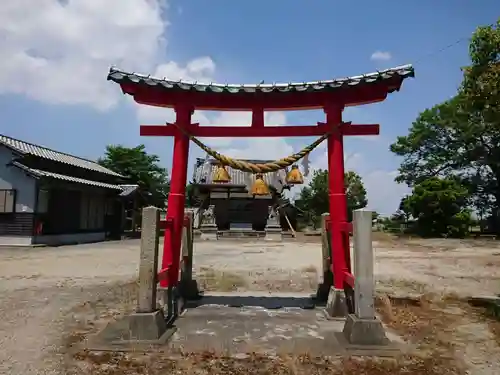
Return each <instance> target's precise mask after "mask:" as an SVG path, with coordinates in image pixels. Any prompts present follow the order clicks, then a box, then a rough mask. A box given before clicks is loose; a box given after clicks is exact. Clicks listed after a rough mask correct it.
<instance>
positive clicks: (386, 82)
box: [108, 65, 414, 290]
mask: <svg viewBox="0 0 500 375" xmlns="http://www.w3.org/2000/svg"><path fill="white" fill-rule="evenodd" d="M413 76H414V70H413V67H412V66H411V65H404V66H400V67H396V68H392V69H387V70H383V71H378V72H376V73H370V74H365V75H361V76H355V77H347V78H341V79H333V80H327V81H315V82H304V83H283V84H282V83H279V84H256V85H246V84H245V85H230V84H215V83H210V84H205V83H198V82H187V81H182V80H179V81H175V80H169V79H166V78H164V79H159V78H153V77H151V76H144V75H140V74H136V73H128V72H124V71H121V70H118V69H115V68H111V69H110V72H109V74H108V80H110V81H114V82H116V83H118V84H119V85H120V87H121V89H122V92H123V93H124V94H128V95H131V96H132V97H133V98H134V100H135V101H136V102H137V103H139V104H145V105H152V106H157V107H168V108H173V109H174V110H175V113H176V120H175V126H174V125H173V124H166V125H141V127H140V129H141V130H140V134H141V135H142V136H163V137H165V136H172V137H174V153H173V162H172V175H171V182H170V194H169V197H168V208H167V215H166V221H167V225H166V228H165V239H164V245H163V261H162V270H163V271H164V273H166V275H164V276H165V277H162V278H161V280H160V285H161V286H162V287H168V286H170V287H172V286H176V285H177V283H178V274H179V262H178V261H174V260H179V257H180V249H181V238H182V225H183V216H184V203H185V192H186V180H187V169H188V155H189V138H188V136H187V135H186V134H190V135H192V136H195V137H307V136H322V135H324V134H326V133H328V132H330V131H331V130H332V128H335V131H333V132H332V133H331V134H330V135H329V136H328V141H327V142H328V170H329V179H328V188H329V212H330V233H331V245H332V254H331V269H332V272H333V275H334V288H335V289H337V290H343V289H344V285H345V283H347V284H348V285H351V284H352V281H353V279H352V275H351V273H350V261H349V232H350V231H351V224H350V223H349V222H347V202H346V196H345V188H344V145H343V136H356V135H378V134H379V125H378V124H365V125H354V124H351V123H345V122H343V121H342V111H343V109H344V108H345V107H346V106H355V105H361V104H368V103H375V102H380V101H383V100H384V99H385V98H386V97H387V94H388V93H391V92H394V91H399V89H400V87H401V85H402V83H403V80H404V79H405V78H408V77H413ZM196 109H199V110H218V111H251V112H252V124H251V126H250V127H241V126H224V127H222V126H199V124H193V123H191V116H192V114H193V112H194V110H196ZM306 109H323V110H324V112H325V114H326V121H325V122H319V123H318V124H317V126H264V111H266V110H267V111H287V110H306ZM179 128H182V129H183V131H181V130H179ZM284 156H285V155H284ZM351 286H353V285H351Z"/></svg>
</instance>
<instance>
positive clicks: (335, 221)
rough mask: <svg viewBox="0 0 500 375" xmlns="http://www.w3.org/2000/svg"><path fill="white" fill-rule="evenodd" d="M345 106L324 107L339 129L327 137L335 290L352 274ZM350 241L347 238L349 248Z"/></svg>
mask: <svg viewBox="0 0 500 375" xmlns="http://www.w3.org/2000/svg"><path fill="white" fill-rule="evenodd" d="M342 110H343V108H342V107H339V106H331V107H325V109H324V111H325V114H326V124H327V125H328V126H330V127H331V126H337V127H338V129H337V130H336V131H335V132H333V133H332V134H331V135H330V136H329V137H328V196H329V206H330V223H331V227H330V235H331V246H332V258H331V259H332V272H333V285H334V287H335V289H344V275H345V273H347V272H349V267H348V265H347V259H346V250H347V251H349V248H347V249H346V241H345V235H346V233H347V236H348V235H349V234H348V232H347V231H346V229H347V228H348V222H347V201H346V194H345V187H344V144H343V129H342ZM348 244H349V238H348V237H347V246H349V245H348Z"/></svg>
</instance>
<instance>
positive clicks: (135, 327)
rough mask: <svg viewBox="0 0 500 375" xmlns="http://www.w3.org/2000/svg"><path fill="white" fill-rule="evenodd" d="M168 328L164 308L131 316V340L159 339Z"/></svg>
mask: <svg viewBox="0 0 500 375" xmlns="http://www.w3.org/2000/svg"><path fill="white" fill-rule="evenodd" d="M166 330H167V325H166V323H165V317H164V316H163V312H162V310H157V311H154V312H151V313H133V314H132V315H130V316H129V331H130V339H131V340H158V339H159V338H160V337H161V336H162V335H163V334H164V333H165V331H166Z"/></svg>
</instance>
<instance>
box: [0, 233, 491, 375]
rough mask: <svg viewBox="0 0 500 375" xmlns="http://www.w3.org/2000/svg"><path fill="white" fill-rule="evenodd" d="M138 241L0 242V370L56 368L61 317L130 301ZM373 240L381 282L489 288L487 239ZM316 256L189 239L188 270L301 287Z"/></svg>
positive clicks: (316, 251) (85, 317) (104, 311)
mask: <svg viewBox="0 0 500 375" xmlns="http://www.w3.org/2000/svg"><path fill="white" fill-rule="evenodd" d="M138 247H139V241H138V240H128V241H118V242H106V243H101V244H89V245H78V246H63V247H57V248H10V249H9V248H0V301H1V304H0V374H23V375H29V374H59V373H65V369H64V367H61V366H63V364H64V361H63V359H64V356H63V354H62V353H63V352H62V351H61V349H62V348H63V347H64V344H65V343H64V342H63V341H62V339H61V337H64V335H65V334H67V333H68V332H65V329H66V330H67V329H69V328H68V327H67V326H66V325H65V324H66V323H65V322H66V321H67V320H68V319H73V320H77V318H78V320H79V324H81V325H82V327H84V326H94V327H97V326H98V324H97V323H93V322H94V321H95V320H99V319H100V320H102V321H104V320H106V319H109V317H113V316H117V315H119V314H120V312H122V311H125V308H131V307H132V308H133V305H134V302H133V299H134V296H133V293H134V292H133V288H132V289H127V288H122V289H120V288H118V286H119V285H123V284H124V283H127V282H129V281H132V280H134V278H135V277H136V274H137V265H138V257H139V252H138ZM376 247H377V250H376V256H377V264H376V267H377V268H376V273H377V277H378V279H379V284H380V287H383V288H386V289H387V288H392V289H395V290H402V291H405V292H406V291H408V290H413V289H418V290H426V291H427V290H430V291H439V292H443V291H444V292H456V293H458V294H462V295H467V294H476V293H478V292H481V294H482V293H496V292H498V287H499V280H500V267H498V266H499V265H500V250H499V247H498V245H497V243H496V242H479V241H453V240H434V241H432V240H429V241H417V240H412V241H393V240H390V241H385V240H384V241H383V242H378V243H377V244H376ZM320 264H321V251H320V244H319V243H293V242H289V243H286V244H285V243H283V244H271V243H262V242H260V243H257V242H254V243H241V242H240V243H230V242H225V241H224V243H222V242H221V243H214V242H199V243H197V244H196V245H195V268H196V271H197V272H196V274H197V275H198V276H199V277H200V278H204V281H203V282H202V283H205V285H206V286H207V287H208V288H209V289H210V288H212V289H217V288H219V287H220V286H226V287H227V285H226V284H225V283H224V282H223V281H227V280H228V279H229V280H230V282H231V285H229V286H230V287H231V290H233V291H237V292H244V291H248V290H250V291H266V290H270V291H273V292H278V291H281V292H283V291H291V292H293V293H299V292H305V293H309V292H312V291H314V288H315V286H316V280H317V271H319V270H320ZM217 272H219V273H220V274H217ZM235 275H236V276H235ZM209 276H210V277H209ZM118 290H119V291H118ZM205 308H206V307H205ZM198 311H203V310H202V308H200V310H198ZM309 312H310V311H309ZM309 312H306V315H307V314H309ZM68 314H69V315H68ZM197 314H198V313H197ZM199 314H201V313H199ZM72 328H74V327H72ZM85 330H88V327H87V328H85V329H84V328H82V331H83V332H86V331H85ZM477 339H478V338H477ZM478 340H479V339H478ZM475 347H476V348H480V346H478V345H475ZM488 353H490V358H491V351H490V352H484V353H483V354H484V355H483V356H488ZM477 356H479V354H477Z"/></svg>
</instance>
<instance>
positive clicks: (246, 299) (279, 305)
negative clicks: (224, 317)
mask: <svg viewBox="0 0 500 375" xmlns="http://www.w3.org/2000/svg"><path fill="white" fill-rule="evenodd" d="M205 305H220V306H226V307H261V308H264V309H269V310H277V309H284V308H300V309H306V310H310V309H314V308H315V307H316V306H319V304H318V303H317V301H315V300H314V299H313V298H312V297H283V296H241V295H219V294H210V295H207V296H204V297H203V298H201V299H200V300H198V301H188V302H187V303H186V308H188V309H193V308H197V307H200V306H205Z"/></svg>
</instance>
